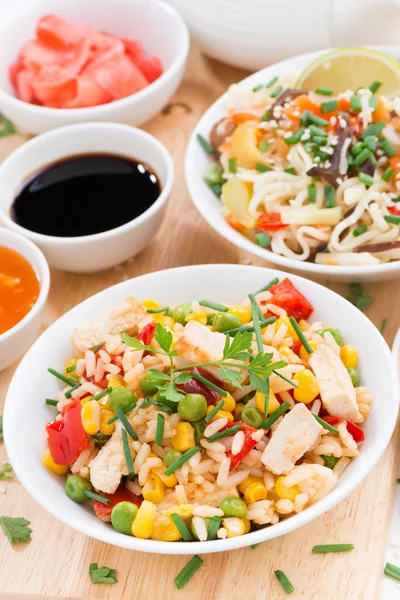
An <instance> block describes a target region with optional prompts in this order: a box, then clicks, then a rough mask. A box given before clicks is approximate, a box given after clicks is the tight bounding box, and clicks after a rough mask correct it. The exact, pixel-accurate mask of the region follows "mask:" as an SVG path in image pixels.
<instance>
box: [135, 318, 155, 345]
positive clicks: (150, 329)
mask: <svg viewBox="0 0 400 600" xmlns="http://www.w3.org/2000/svg"><path fill="white" fill-rule="evenodd" d="M156 327H157V323H155V322H154V321H153V322H152V323H149V324H148V325H145V327H143V329H142V331H141V333H139V335H138V336H137V339H138V340H140V341H141V342H142V343H143V344H144V345H145V346H148V345H149V344H150V342H151V340H152V339H153V335H154V332H155V330H156Z"/></svg>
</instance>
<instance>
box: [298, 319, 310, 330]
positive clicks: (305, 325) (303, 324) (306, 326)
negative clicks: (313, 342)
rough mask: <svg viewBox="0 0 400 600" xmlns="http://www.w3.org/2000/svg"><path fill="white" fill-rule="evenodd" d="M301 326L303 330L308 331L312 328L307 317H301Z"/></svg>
mask: <svg viewBox="0 0 400 600" xmlns="http://www.w3.org/2000/svg"><path fill="white" fill-rule="evenodd" d="M299 327H300V329H301V331H308V330H309V329H310V323H309V322H308V321H306V320H305V319H300V321H299Z"/></svg>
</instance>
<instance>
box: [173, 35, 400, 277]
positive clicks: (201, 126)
mask: <svg viewBox="0 0 400 600" xmlns="http://www.w3.org/2000/svg"><path fill="white" fill-rule="evenodd" d="M373 48H374V49H376V50H380V51H381V52H386V53H387V54H391V55H393V56H396V57H397V56H400V48H399V47H395V46H374V47H373ZM328 51H329V50H323V51H320V52H313V53H312V54H303V55H301V56H297V57H295V58H291V59H289V60H285V61H283V62H280V63H277V64H276V65H273V66H270V67H267V68H266V69H262V70H261V71H258V72H257V73H254V75H250V77H247V78H246V79H244V80H243V81H242V82H241V85H243V86H245V87H249V88H252V87H254V86H256V85H258V84H260V83H265V82H266V81H269V80H270V79H271V78H272V77H273V76H274V75H277V76H280V75H282V74H284V73H293V72H296V71H298V72H300V71H301V70H302V69H304V67H306V66H307V65H308V64H309V63H311V62H312V61H313V60H315V59H316V58H317V57H318V56H320V55H321V54H323V53H325V52H328ZM226 107H227V94H224V95H223V96H221V97H220V98H219V99H218V100H217V101H216V102H214V104H213V105H212V106H211V107H210V108H209V109H208V110H207V112H206V113H205V114H204V115H203V117H202V118H201V119H200V121H199V122H198V124H197V126H196V127H195V130H194V131H193V134H192V136H191V138H190V141H189V144H188V146H187V150H186V158H185V177H186V183H187V186H188V188H189V192H190V195H191V196H192V199H193V202H194V204H195V206H196V208H197V209H198V211H199V212H200V213H201V215H202V216H203V217H204V219H205V220H206V221H207V223H208V224H209V225H211V227H212V228H213V229H215V231H217V232H218V233H219V234H220V235H222V236H223V237H224V238H226V239H227V240H229V241H230V242H232V243H233V244H234V245H235V246H238V247H239V248H242V249H243V250H247V252H250V253H251V254H255V255H256V256H259V257H260V258H263V259H264V260H266V261H269V262H271V263H274V264H276V265H278V266H279V267H283V268H287V269H292V270H294V271H298V272H300V273H303V274H313V275H321V276H324V277H326V278H329V279H337V280H341V281H382V280H386V279H394V278H396V277H399V276H400V261H399V260H397V261H393V262H390V263H385V264H379V265H374V266H357V267H356V266H347V267H345V266H329V265H319V264H316V263H309V262H305V261H298V260H294V259H291V258H286V257H284V256H280V255H278V254H275V253H273V252H271V251H269V250H266V249H264V248H261V247H260V246H257V244H255V243H254V242H252V241H250V240H249V239H247V238H246V237H244V236H243V235H242V234H241V233H239V232H238V231H235V230H234V229H232V227H230V226H229V225H228V223H227V222H226V221H225V219H224V217H223V216H222V214H221V211H220V207H221V203H220V201H219V199H218V198H217V197H216V196H215V194H214V193H213V192H212V190H211V189H210V188H209V186H208V185H207V184H206V183H205V181H204V179H203V174H204V171H205V169H206V168H207V166H208V165H209V164H210V159H209V158H208V156H207V155H206V153H205V152H204V150H203V148H202V147H201V145H200V144H199V142H198V140H197V139H196V136H197V134H198V133H201V134H202V135H203V137H205V138H206V139H208V138H209V134H210V131H211V128H212V127H213V125H214V124H215V123H216V122H217V121H218V120H219V119H221V118H222V117H224V116H226Z"/></svg>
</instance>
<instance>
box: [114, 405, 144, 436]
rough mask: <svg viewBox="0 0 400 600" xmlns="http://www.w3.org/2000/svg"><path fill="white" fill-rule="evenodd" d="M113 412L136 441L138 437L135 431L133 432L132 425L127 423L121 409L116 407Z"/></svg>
mask: <svg viewBox="0 0 400 600" xmlns="http://www.w3.org/2000/svg"><path fill="white" fill-rule="evenodd" d="M115 412H116V415H117V417H118V419H119V420H120V421H121V423H122V425H123V426H124V427H125V429H126V431H127V432H128V433H129V435H130V436H131V438H132V439H133V440H134V441H135V442H136V441H137V440H138V439H139V438H138V436H137V435H136V433H135V432H134V430H133V428H132V425H131V424H130V423H129V421H128V419H127V418H126V416H125V415H124V413H123V412H122V410H121V409H120V408H116V409H115Z"/></svg>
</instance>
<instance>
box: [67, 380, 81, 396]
mask: <svg viewBox="0 0 400 600" xmlns="http://www.w3.org/2000/svg"><path fill="white" fill-rule="evenodd" d="M79 387H81V384H80V383H77V384H76V385H74V386H72V387H71V388H69V390H67V391H66V392H65V397H66V398H71V396H72V392H74V391H75V390H77V389H78V388H79Z"/></svg>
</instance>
